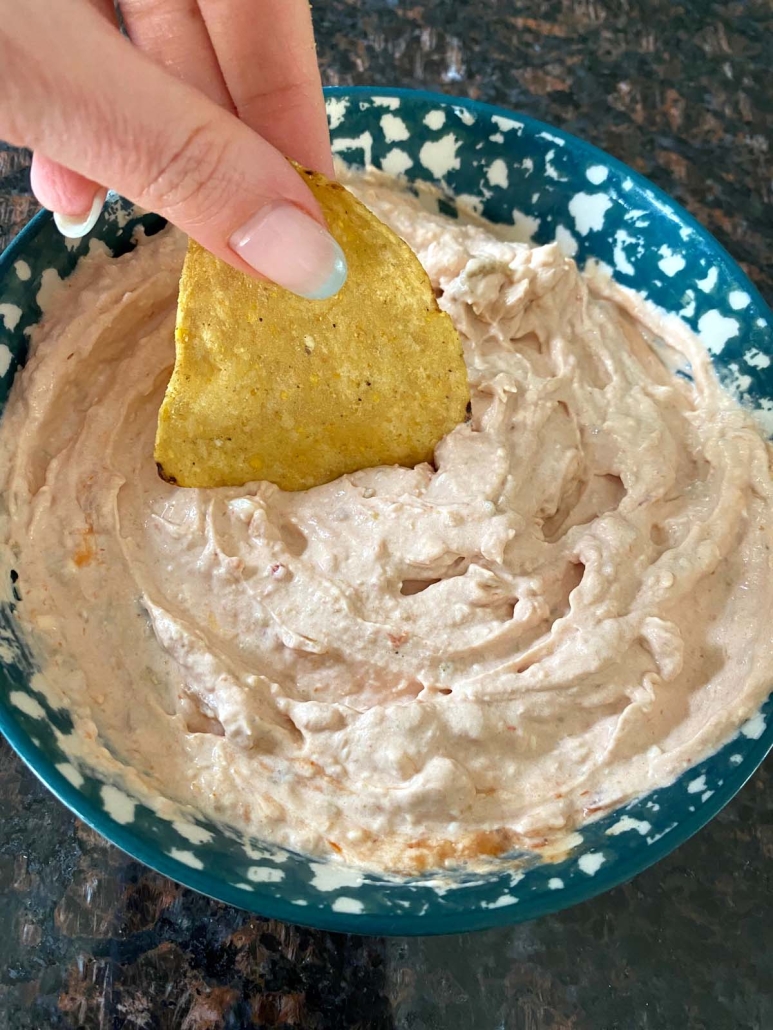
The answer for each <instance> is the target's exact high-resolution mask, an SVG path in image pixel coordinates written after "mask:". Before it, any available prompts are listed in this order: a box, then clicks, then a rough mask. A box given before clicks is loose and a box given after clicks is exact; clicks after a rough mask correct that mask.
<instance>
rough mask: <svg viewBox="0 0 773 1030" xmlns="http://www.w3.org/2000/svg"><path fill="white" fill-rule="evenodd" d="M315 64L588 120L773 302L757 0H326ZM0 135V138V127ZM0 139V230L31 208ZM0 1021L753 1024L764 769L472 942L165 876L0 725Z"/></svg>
mask: <svg viewBox="0 0 773 1030" xmlns="http://www.w3.org/2000/svg"><path fill="white" fill-rule="evenodd" d="M314 16H315V22H316V26H317V36H318V42H319V53H320V60H321V63H322V67H323V72H324V78H325V81H326V82H327V83H331V84H346V83H363V84H384V85H406V86H416V87H424V88H428V89H439V90H442V91H444V92H448V93H457V94H460V95H468V96H471V97H475V98H478V99H481V100H487V101H491V102H495V103H498V104H502V105H505V106H508V107H513V108H515V109H517V110H521V111H524V112H526V113H528V114H532V115H535V116H536V117H538V118H542V119H544V120H546V121H550V122H553V123H555V124H556V125H560V126H562V127H563V128H566V129H568V130H569V131H571V132H575V133H577V134H578V135H581V136H584V137H585V138H586V139H589V140H590V141H592V142H593V143H596V144H598V145H599V146H601V147H603V148H604V149H606V150H608V151H609V152H610V153H612V154H614V155H615V156H617V157H619V158H621V159H622V160H623V161H626V162H627V163H628V164H630V165H632V166H633V167H634V168H636V169H637V170H638V171H640V172H643V173H644V174H645V175H647V176H649V178H650V179H652V180H653V181H654V182H656V183H657V184H658V185H659V186H661V187H663V188H664V189H665V190H667V191H668V192H669V193H670V194H671V195H672V196H674V197H675V198H676V199H677V200H678V201H679V202H680V203H682V204H684V205H685V206H686V207H687V208H688V209H689V210H690V211H691V212H692V213H693V214H694V215H695V216H696V217H697V218H698V219H699V220H700V221H701V222H703V224H704V225H706V226H707V227H708V228H709V229H710V230H711V231H712V232H713V233H714V234H715V235H716V236H717V238H718V239H719V240H720V241H721V242H722V243H723V244H724V245H725V247H727V249H728V250H729V251H730V253H731V254H733V255H734V256H735V257H736V258H737V259H738V260H739V261H740V263H741V264H742V265H743V267H744V268H745V269H746V271H747V272H748V273H749V275H750V276H751V278H752V279H753V280H754V281H755V282H756V283H757V285H758V286H759V287H760V289H761V290H762V292H763V294H765V296H766V298H767V299H768V301H769V302H770V301H771V300H773V206H771V200H772V199H773V198H772V197H771V193H772V192H773V181H772V175H771V171H772V168H773V166H772V165H771V155H770V151H769V148H770V144H771V135H772V131H773V84H771V70H772V69H773V0H737V2H734V3H714V2H711V0H682V2H671V0H426V2H421V0H405V2H403V0H317V5H316V6H315V9H314ZM0 148H1V145H0ZM28 160H29V159H28V155H27V154H26V153H24V152H23V151H16V150H13V149H10V148H1V149H0V242H5V241H6V240H7V238H9V237H10V236H11V235H13V234H14V232H15V231H17V230H18V228H19V227H20V226H21V225H22V224H23V223H24V222H25V221H26V220H27V219H28V218H29V217H30V215H31V214H32V213H33V211H34V209H35V204H34V201H33V200H32V199H31V198H30V196H29V189H28V175H27V170H26V169H27V165H28ZM0 797H2V799H3V811H2V816H0V1030H44V1028H46V1030H47V1028H49V1027H52V1028H53V1027H62V1028H65V1027H66V1028H74V1027H83V1028H88V1030H91V1028H97V1027H99V1028H127V1030H134V1028H137V1030H140V1028H142V1030H144V1028H148V1030H167V1028H168V1030H172V1028H178V1027H179V1028H181V1030H220V1028H240V1027H258V1028H263V1027H273V1028H303V1030H348V1028H361V1030H366V1028H374V1030H381V1028H383V1030H387V1028H400V1030H543V1028H544V1030H548V1028H550V1030H618V1028H619V1030H704V1028H707V1030H725V1028H727V1030H746V1028H749V1030H752V1028H753V1030H769V1028H771V1027H773V908H772V906H771V899H772V898H773V875H772V874H771V870H772V869H773V865H772V864H771V857H772V856H773V783H771V775H770V765H769V764H768V767H767V769H763V770H762V771H760V772H759V773H758V775H757V776H756V777H754V779H753V780H752V782H750V783H749V784H748V785H747V786H746V788H745V789H744V790H743V791H742V792H741V794H740V795H739V797H737V798H736V800H735V801H734V802H733V803H731V804H730V805H729V806H728V807H727V808H726V809H725V810H724V811H723V812H722V813H721V815H720V816H719V817H718V818H717V819H716V820H714V822H713V823H712V824H710V825H709V826H708V827H707V828H706V829H704V830H703V831H702V832H701V833H699V834H698V835H697V836H696V837H695V838H693V839H692V840H690V841H688V842H687V843H686V844H685V845H683V846H682V847H681V848H679V850H678V851H676V852H675V853H674V854H672V855H671V856H670V857H669V858H667V859H665V860H664V861H663V862H661V863H660V864H659V865H657V866H656V867H655V868H653V869H650V870H648V871H647V872H645V873H643V874H642V875H640V876H639V877H637V878H636V879H635V880H634V881H633V882H632V883H630V884H628V885H626V886H624V887H619V888H617V889H616V890H614V891H611V892H609V893H608V894H606V895H604V896H602V897H600V898H596V899H595V900H593V901H590V902H587V903H586V904H584V905H580V906H578V907H577V908H574V909H571V910H569V911H566V912H562V913H559V914H558V915H554V916H549V917H546V918H543V919H541V920H538V921H536V922H533V923H529V924H525V925H521V926H516V927H513V928H512V929H503V930H496V931H490V932H487V933H479V934H473V935H469V936H458V937H446V938H434V939H432V938H426V939H415V940H409V939H394V940H383V939H375V938H360V937H344V936H339V935H334V934H328V933H322V932H317V931H313V930H306V929H302V928H299V927H295V926H289V925H284V924H279V923H275V922H270V921H266V920H261V919H258V918H255V917H252V916H249V915H247V914H246V913H244V912H240V911H237V910H235V909H231V908H228V907H227V906H225V905H221V904H218V903H217V902H214V901H210V900H209V899H207V898H203V897H201V896H199V895H196V894H194V893H192V892H191V891H188V890H185V889H183V888H181V887H178V886H177V885H176V884H174V883H172V882H170V881H169V880H166V879H164V878H163V877H162V876H159V875H157V874H155V873H153V872H151V871H149V870H148V869H146V868H145V867H143V866H141V865H139V864H138V863H136V862H133V861H131V860H130V859H128V858H127V857H126V856H125V855H123V854H122V853H121V852H120V851H118V850H117V849H115V848H114V847H112V846H111V845H109V844H107V843H106V842H105V841H103V840H102V839H101V838H100V837H98V836H97V835H96V834H94V833H93V832H92V831H91V830H89V829H88V828H87V827H85V826H84V825H83V824H82V823H80V822H79V821H78V820H77V819H75V818H74V817H73V816H71V815H70V814H69V812H67V811H66V810H65V809H64V808H63V807H62V806H61V805H60V804H59V803H58V802H57V801H55V800H54V798H53V797H51V796H50V795H49V794H48V793H47V791H46V790H45V789H44V788H43V787H41V786H40V785H39V784H38V783H37V781H36V780H35V778H34V777H33V776H32V774H31V773H29V772H28V771H27V770H26V769H25V768H24V767H23V766H22V764H21V762H20V761H19V760H18V759H17V758H16V757H15V756H14V755H13V754H12V753H11V751H10V749H9V748H8V747H7V746H5V745H4V744H0Z"/></svg>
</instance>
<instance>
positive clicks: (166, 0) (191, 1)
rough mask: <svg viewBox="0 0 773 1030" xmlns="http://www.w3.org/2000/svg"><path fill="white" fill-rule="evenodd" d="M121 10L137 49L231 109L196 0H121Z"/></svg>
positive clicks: (228, 94)
mask: <svg viewBox="0 0 773 1030" xmlns="http://www.w3.org/2000/svg"><path fill="white" fill-rule="evenodd" d="M121 13H122V15H123V19H124V24H125V25H126V31H127V32H128V34H129V38H130V39H131V41H132V42H133V43H135V44H136V45H137V46H138V47H139V48H140V50H143V51H144V52H145V53H146V54H148V55H149V56H150V57H152V58H153V60H155V61H157V62H158V63H159V64H161V65H163V66H164V67H165V68H166V69H167V70H168V71H170V72H171V73H172V74H173V75H175V76H176V77H177V78H178V79H182V80H183V81H184V82H186V83H188V85H189V86H194V87H195V88H196V89H198V90H200V91H201V92H202V93H204V94H205V95H206V96H208V97H209V98H210V100H214V101H215V103H216V104H220V106H221V107H225V108H226V109H228V110H229V111H233V110H234V105H233V102H232V101H231V95H230V93H229V92H228V87H227V86H226V84H225V80H224V78H223V74H222V72H221V71H220V65H219V63H218V60H217V56H216V54H215V50H214V47H213V46H212V43H211V41H210V38H209V33H208V32H207V28H206V25H205V24H204V19H203V18H202V17H201V12H200V10H199V7H198V4H197V3H196V0H121Z"/></svg>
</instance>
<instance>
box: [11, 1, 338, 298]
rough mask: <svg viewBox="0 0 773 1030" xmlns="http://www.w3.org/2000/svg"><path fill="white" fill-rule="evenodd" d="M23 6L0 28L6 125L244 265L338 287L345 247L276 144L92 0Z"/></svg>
mask: <svg viewBox="0 0 773 1030" xmlns="http://www.w3.org/2000/svg"><path fill="white" fill-rule="evenodd" d="M18 6H19V5H15V4H14V5H11V12H10V14H8V15H6V19H5V22H4V25H3V33H2V34H0V67H3V66H4V76H3V78H4V84H3V85H4V88H3V90H2V92H1V93H0V134H2V135H4V136H5V137H6V138H7V139H9V140H10V141H11V142H14V143H18V144H21V145H25V146H29V147H32V148H33V149H35V150H37V151H39V152H40V153H41V154H42V155H44V156H45V157H46V158H48V159H49V160H50V161H56V162H59V163H60V164H62V165H64V166H66V167H67V168H70V169H72V170H73V171H75V172H77V173H79V174H80V175H81V176H82V177H83V178H84V179H85V180H90V181H92V182H95V183H109V184H110V185H111V186H112V187H113V188H114V189H116V190H118V191H119V192H120V193H122V194H123V195H124V196H126V197H128V198H129V199H130V200H133V201H134V202H135V203H137V204H139V205H140V206H141V207H144V208H147V209H149V210H152V211H155V212H157V213H158V214H160V215H163V216H164V217H166V218H168V219H169V220H170V221H171V222H173V223H174V224H175V225H177V226H179V228H180V229H182V230H183V231H185V232H187V233H188V234H189V235H190V236H192V237H193V238H194V239H195V240H197V241H198V242H199V243H201V244H202V246H204V247H206V248H207V250H209V251H211V252H212V253H213V254H216V255H217V256H218V257H220V258H222V259H223V260H224V261H227V262H229V263H230V264H232V265H234V266H235V267H236V268H239V269H240V270H241V271H244V272H247V273H250V274H253V275H256V274H257V275H258V276H260V277H264V278H267V279H271V280H273V281H274V282H276V283H278V284H279V285H281V286H284V287H285V288H287V289H289V290H292V291H293V292H295V293H298V294H300V295H302V296H305V297H309V298H323V297H328V296H331V295H332V294H334V293H336V292H337V291H338V289H340V287H341V286H342V285H343V283H344V281H345V279H346V260H345V258H344V256H343V252H342V251H341V249H340V247H339V246H338V244H337V243H336V241H335V240H334V239H333V237H332V236H331V235H330V233H329V232H328V231H327V229H326V227H325V224H324V219H323V216H322V213H321V211H320V209H319V205H318V204H317V202H316V200H315V199H314V197H313V195H312V194H311V192H310V190H309V189H308V187H307V186H306V184H305V183H304V182H303V180H302V179H301V177H300V176H299V175H298V174H297V173H296V172H295V170H294V169H293V168H292V166H291V165H290V164H289V163H288V162H287V161H286V160H285V158H284V157H283V156H282V155H281V154H280V153H279V152H278V151H277V150H275V149H274V148H273V147H272V146H270V144H268V143H267V142H266V141H265V140H264V139H262V138H261V137H260V136H259V135H257V134H256V133H255V132H253V131H252V130H251V129H249V128H248V127H247V126H245V125H244V124H243V123H242V122H240V121H239V120H238V119H237V118H236V117H235V116H234V115H232V114H230V113H228V112H227V111H224V110H223V109H222V108H220V107H218V106H217V105H216V104H215V103H213V102H212V101H210V100H208V99H207V98H206V97H204V96H203V95H202V94H200V93H199V92H198V91H196V90H194V89H192V88H191V87H188V86H186V85H185V84H184V83H182V82H180V81H178V80H177V79H175V78H173V77H172V76H171V75H169V74H168V73H167V72H165V71H164V70H163V69H162V68H160V67H158V66H157V65H156V64H155V63H154V62H153V61H152V60H150V59H149V58H147V57H145V55H144V54H142V53H141V52H140V51H138V50H137V49H136V48H134V47H133V46H132V45H131V44H130V43H129V42H128V41H127V40H125V39H124V38H123V37H122V36H121V35H120V34H119V33H118V31H117V30H115V29H114V28H113V27H112V26H110V25H108V24H107V23H106V22H105V20H104V19H102V18H101V17H100V16H99V15H98V14H97V13H96V12H95V11H94V10H93V9H92V8H91V7H90V6H83V5H82V4H80V3H78V2H77V0H57V3H56V4H53V5H52V4H49V3H48V2H47V0H28V2H27V3H25V4H24V5H23V7H24V13H23V19H22V18H21V17H19V16H16V15H15V14H14V13H13V12H14V11H15V9H16V8H17V7H18ZM22 21H23V24H22ZM31 23H32V24H31ZM62 39H66V40H67V46H66V47H65V46H62V45H61V40H62ZM31 40H34V47H33V46H32V44H31V43H30V42H29V41H31ZM52 83H53V84H54V88H52V86H51V84H52Z"/></svg>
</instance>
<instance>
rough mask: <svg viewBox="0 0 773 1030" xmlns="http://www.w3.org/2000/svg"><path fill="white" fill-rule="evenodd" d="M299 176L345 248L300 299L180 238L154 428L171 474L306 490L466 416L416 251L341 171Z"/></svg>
mask: <svg viewBox="0 0 773 1030" xmlns="http://www.w3.org/2000/svg"><path fill="white" fill-rule="evenodd" d="M299 174H303V175H304V177H305V178H306V181H307V182H308V184H309V186H310V187H311V189H312V192H313V193H314V195H315V196H316V198H317V200H318V201H319V203H320V205H321V207H322V210H323V211H324V213H325V217H326V218H327V221H328V225H329V227H330V231H331V232H332V233H333V235H334V236H335V238H336V239H337V240H338V242H339V244H340V245H341V247H342V248H343V251H344V253H345V255H346V259H347V261H348V264H349V275H348V278H347V281H346V283H345V285H344V286H343V288H342V289H341V290H340V291H339V293H338V294H337V295H336V296H335V297H331V298H329V299H328V300H312V301H310V300H304V299H302V298H300V297H297V296H296V295H294V294H292V293H290V292H289V291H287V290H285V289H283V288H281V287H279V286H275V285H274V284H273V283H268V282H260V281H258V280H255V279H253V278H251V277H249V276H247V275H244V274H243V273H241V272H238V271H237V270H236V269H234V268H232V267H231V266H230V265H227V264H225V263H224V262H223V261H220V260H219V259H218V258H216V257H213V255H212V254H210V253H208V252H207V251H206V250H204V249H203V248H202V247H200V246H199V245H198V244H196V243H194V242H193V241H191V242H190V244H189V246H188V253H187V257H186V259H185V265H184V267H183V272H182V278H181V279H180V296H179V304H178V309H177V327H176V331H175V343H176V361H175V367H174V371H173V373H172V378H171V380H170V382H169V386H168V388H167V391H166V396H165V397H164V401H163V404H162V405H161V410H160V412H159V417H158V431H157V435H156V448H155V457H156V461H157V463H158V468H159V472H160V474H161V475H162V476H163V478H164V479H166V480H168V481H169V482H172V483H177V484H178V485H179V486H190V487H215V486H240V485H242V484H244V483H247V482H250V481H252V480H269V481H270V482H272V483H276V484H277V486H280V487H281V488H282V489H284V490H305V489H308V488H309V487H313V486H317V485H319V484H321V483H326V482H329V481H330V480H333V479H336V478H337V477H338V476H340V475H343V474H344V473H346V472H355V471H357V470H358V469H362V468H368V467H371V466H375V465H406V466H413V465H416V464H418V463H419V462H422V461H429V460H430V459H431V458H432V454H433V451H434V448H435V446H436V444H437V443H438V442H439V441H440V440H441V439H442V438H443V437H444V436H445V435H446V434H447V433H448V432H450V431H451V429H453V428H454V426H455V425H457V424H458V423H459V422H462V421H463V420H464V419H465V417H466V411H467V405H468V401H469V388H468V385H467V370H466V368H465V365H464V359H463V357H462V348H461V343H460V340H459V336H458V334H457V332H456V329H455V328H454V326H453V323H452V322H451V319H450V318H449V317H448V315H446V314H445V313H444V312H442V311H440V309H439V308H438V305H437V301H436V300H435V296H434V293H433V290H432V286H431V284H430V281H429V279H428V277H427V274H426V272H425V271H424V269H423V268H422V267H421V265H420V264H419V261H418V259H417V258H416V256H415V254H414V253H413V252H412V251H411V249H410V248H409V247H408V245H407V244H406V243H404V242H403V241H402V240H401V239H400V238H399V237H398V236H396V235H395V233H393V232H392V230H391V229H389V228H387V226H386V225H384V224H383V222H381V221H379V219H378V218H376V216H375V215H373V214H371V212H370V211H369V210H368V209H367V208H366V207H365V206H364V205H363V204H361V203H360V202H359V201H358V200H357V199H355V197H354V196H352V194H351V193H349V191H348V190H346V189H345V188H344V187H343V186H341V185H340V184H339V183H337V182H331V181H329V180H327V179H326V178H325V177H324V176H322V175H319V174H318V173H315V172H310V171H306V170H305V169H302V170H301V171H300V172H299Z"/></svg>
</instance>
